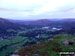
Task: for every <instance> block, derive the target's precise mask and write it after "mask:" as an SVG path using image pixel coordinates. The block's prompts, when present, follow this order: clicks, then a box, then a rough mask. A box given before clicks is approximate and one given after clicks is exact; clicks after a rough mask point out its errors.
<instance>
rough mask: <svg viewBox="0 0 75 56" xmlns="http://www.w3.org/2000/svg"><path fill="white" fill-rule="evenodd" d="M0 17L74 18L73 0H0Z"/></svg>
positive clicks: (74, 7)
mask: <svg viewBox="0 0 75 56" xmlns="http://www.w3.org/2000/svg"><path fill="white" fill-rule="evenodd" d="M0 17H1V18H7V19H16V20H17V19H20V20H22V19H23V20H32V19H33V20H35V19H53V18H58V19H61V18H75V0H0Z"/></svg>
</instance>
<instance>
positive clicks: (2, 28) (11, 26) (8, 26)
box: [0, 18, 24, 36]
mask: <svg viewBox="0 0 75 56" xmlns="http://www.w3.org/2000/svg"><path fill="white" fill-rule="evenodd" d="M22 27H24V26H23V25H20V24H18V23H13V22H10V21H9V20H7V19H4V18H0V35H4V36H5V35H6V34H7V35H8V34H10V33H8V30H12V31H17V30H22Z"/></svg>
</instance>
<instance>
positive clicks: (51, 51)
mask: <svg viewBox="0 0 75 56" xmlns="http://www.w3.org/2000/svg"><path fill="white" fill-rule="evenodd" d="M57 37H58V39H56V38H57ZM54 39H55V40H49V41H44V42H42V43H39V44H34V45H31V46H28V47H25V48H23V49H21V50H19V51H18V52H16V54H19V55H20V56H25V55H28V56H33V55H34V54H38V55H39V56H59V54H58V53H59V52H62V51H65V52H75V43H74V44H73V45H68V46H65V45H64V44H63V43H62V42H63V41H65V40H70V41H71V40H75V36H73V35H66V34H59V35H56V36H55V37H54ZM71 48H72V49H71Z"/></svg>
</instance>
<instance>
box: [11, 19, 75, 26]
mask: <svg viewBox="0 0 75 56" xmlns="http://www.w3.org/2000/svg"><path fill="white" fill-rule="evenodd" d="M12 22H14V23H19V24H22V25H30V26H51V27H58V26H62V27H75V25H74V24H75V19H74V18H73V19H67V18H65V19H40V20H33V21H24V20H23V21H22V20H16V21H12Z"/></svg>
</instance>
